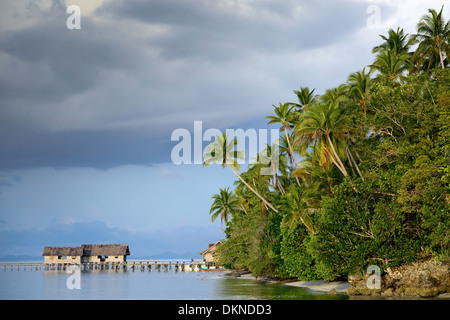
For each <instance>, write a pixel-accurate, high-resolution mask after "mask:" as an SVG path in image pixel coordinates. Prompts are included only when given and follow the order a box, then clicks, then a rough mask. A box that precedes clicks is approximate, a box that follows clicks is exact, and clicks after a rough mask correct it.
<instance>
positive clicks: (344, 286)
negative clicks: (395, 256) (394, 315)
mask: <svg viewBox="0 0 450 320" xmlns="http://www.w3.org/2000/svg"><path fill="white" fill-rule="evenodd" d="M224 276H226V277H231V278H239V279H248V280H254V281H261V282H266V283H267V284H281V285H285V286H291V287H298V288H305V289H308V290H311V291H314V292H318V293H322V294H329V295H337V294H339V295H347V296H348V297H351V298H355V299H386V300H392V299H394V300H405V299H406V300H409V299H421V300H450V293H441V294H438V295H436V296H431V297H420V296H417V295H408V294H405V295H401V296H387V295H383V294H379V293H378V294H377V293H375V292H374V293H371V294H361V293H359V294H352V293H351V292H350V293H349V289H350V288H355V286H354V285H352V284H351V283H350V282H348V281H325V280H312V281H302V280H295V279H289V280H276V279H270V278H269V279H266V278H265V277H254V276H253V275H252V273H251V272H250V271H243V270H241V271H237V270H236V271H232V272H230V273H227V274H224ZM350 290H352V289H350ZM375 291H376V290H375Z"/></svg>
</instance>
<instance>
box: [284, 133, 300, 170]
mask: <svg viewBox="0 0 450 320" xmlns="http://www.w3.org/2000/svg"><path fill="white" fill-rule="evenodd" d="M284 133H285V134H286V140H287V142H288V146H289V152H292V153H291V155H292V158H294V161H295V167H296V168H298V162H297V159H295V154H294V149H292V145H291V139H289V135H288V133H287V130H286V126H284Z"/></svg>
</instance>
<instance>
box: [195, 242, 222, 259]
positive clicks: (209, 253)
mask: <svg viewBox="0 0 450 320" xmlns="http://www.w3.org/2000/svg"><path fill="white" fill-rule="evenodd" d="M220 245H222V242H221V241H217V242H216V243H210V244H209V245H208V249H206V250H204V251H202V252H200V254H201V255H202V256H203V261H204V262H208V263H212V262H215V260H214V257H215V254H216V249H217V247H219V246H220Z"/></svg>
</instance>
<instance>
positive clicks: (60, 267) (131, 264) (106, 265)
mask: <svg viewBox="0 0 450 320" xmlns="http://www.w3.org/2000/svg"><path fill="white" fill-rule="evenodd" d="M69 268H74V269H77V270H81V271H88V270H114V271H127V270H131V271H169V270H172V269H173V270H174V271H175V272H178V271H201V270H215V269H220V267H219V266H215V265H214V264H211V263H205V262H203V261H198V260H197V261H194V260H190V261H187V260H139V261H127V262H89V263H69V262H67V263H65V262H61V261H59V262H58V263H31V262H23V263H7V262H6V263H0V270H4V271H7V270H10V271H13V270H24V271H26V270H30V271H33V270H44V271H65V270H70V269H69ZM74 269H72V270H74Z"/></svg>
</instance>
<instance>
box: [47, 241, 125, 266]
mask: <svg viewBox="0 0 450 320" xmlns="http://www.w3.org/2000/svg"><path fill="white" fill-rule="evenodd" d="M42 255H43V256H44V263H46V264H67V263H89V262H94V263H95V262H126V261H127V256H129V255H130V249H129V247H128V244H83V245H81V246H80V247H44V252H43V253H42Z"/></svg>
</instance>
